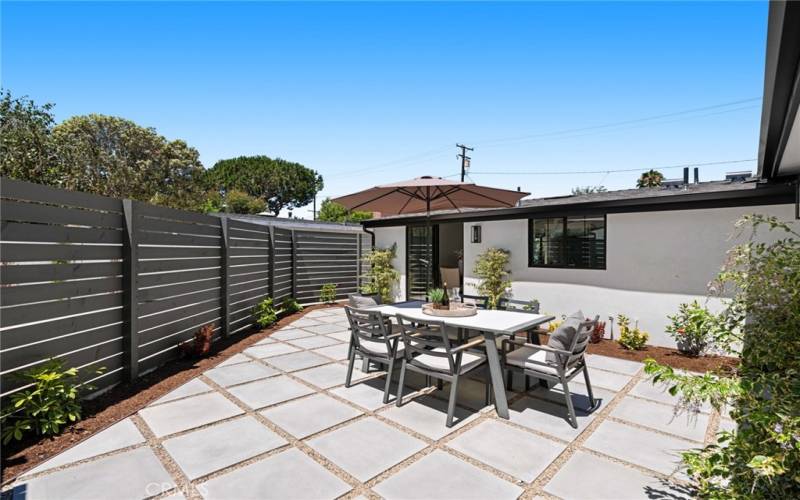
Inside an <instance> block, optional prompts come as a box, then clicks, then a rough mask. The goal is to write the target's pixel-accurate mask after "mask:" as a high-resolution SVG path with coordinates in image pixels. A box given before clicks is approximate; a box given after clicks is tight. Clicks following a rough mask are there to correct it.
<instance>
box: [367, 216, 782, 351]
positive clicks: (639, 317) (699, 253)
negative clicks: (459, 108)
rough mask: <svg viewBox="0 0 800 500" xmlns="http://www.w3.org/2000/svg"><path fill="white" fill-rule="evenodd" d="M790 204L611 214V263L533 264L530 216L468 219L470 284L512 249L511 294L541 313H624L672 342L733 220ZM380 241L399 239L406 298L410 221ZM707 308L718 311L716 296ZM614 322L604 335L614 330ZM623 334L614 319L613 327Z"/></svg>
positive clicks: (718, 261) (380, 231)
mask: <svg viewBox="0 0 800 500" xmlns="http://www.w3.org/2000/svg"><path fill="white" fill-rule="evenodd" d="M793 210H794V207H793V206H792V205H769V206H757V207H734V208H717V209H702V210H675V211H663V212H637V213H624V214H609V215H608V217H607V223H606V224H607V225H606V232H607V247H606V269H605V270H592V269H556V268H552V269H548V268H531V267H528V247H527V245H528V220H527V219H514V220H502V221H489V222H475V223H465V224H464V232H463V239H464V243H463V244H464V271H465V277H464V288H465V293H468V294H470V293H477V290H476V289H475V286H476V284H477V282H478V280H477V279H476V278H475V277H474V275H473V273H472V269H473V268H474V265H475V259H476V257H477V256H478V255H479V254H480V253H481V252H483V251H484V250H486V249H487V248H490V247H498V248H504V249H506V250H510V251H511V279H512V294H513V297H514V298H516V299H521V300H529V299H533V298H535V299H537V300H539V301H540V302H541V307H542V312H546V313H549V314H552V315H554V316H557V317H558V316H561V315H563V314H571V313H573V312H575V311H576V310H578V309H581V310H582V311H583V312H584V314H586V315H587V316H588V315H591V316H594V315H595V314H598V315H600V318H601V319H602V320H608V317H609V316H615V317H616V315H617V314H619V313H623V314H625V315H627V316H629V317H630V318H632V320H634V321H638V323H639V327H640V328H642V329H644V330H646V331H647V332H649V333H650V341H649V343H650V344H653V345H662V346H667V347H674V345H675V342H674V341H673V340H672V338H670V337H669V336H668V335H667V334H666V333H665V332H664V329H665V327H666V326H667V324H668V322H669V320H668V319H667V315H669V314H674V313H675V312H676V311H677V308H678V305H679V304H680V303H681V302H689V301H692V300H695V299H697V300H700V301H701V303H702V302H703V301H705V300H706V286H707V284H708V282H709V281H711V280H712V279H713V278H714V277H715V276H716V275H717V272H718V271H719V269H720V267H721V265H722V262H723V261H724V259H725V254H726V252H727V251H728V250H729V249H730V248H731V247H732V246H733V245H734V244H735V243H736V240H731V239H729V237H730V235H731V234H732V233H733V230H734V228H733V223H734V222H735V221H736V220H738V219H739V218H740V217H741V216H742V215H744V214H749V213H760V214H764V215H775V216H777V217H779V218H780V219H781V220H792V219H793V217H794V212H793ZM472 225H480V226H482V238H481V239H482V243H470V242H469V235H470V229H469V226H472ZM373 230H374V232H375V236H376V245H377V246H378V247H388V246H391V244H392V243H396V244H397V259H396V260H395V268H396V269H397V270H398V271H399V272H400V275H401V278H400V283H399V286H398V288H397V290H396V294H395V297H396V300H404V299H405V280H406V275H405V266H406V257H405V234H406V233H405V227H403V226H398V227H378V228H374V229H373ZM708 306H709V308H711V309H712V310H718V309H719V307H720V303H719V300H718V299H709V301H708ZM608 330H609V327H608V324H607V326H606V333H607V334H608ZM613 330H614V335H615V338H616V336H617V335H618V330H617V327H616V321H614V325H613Z"/></svg>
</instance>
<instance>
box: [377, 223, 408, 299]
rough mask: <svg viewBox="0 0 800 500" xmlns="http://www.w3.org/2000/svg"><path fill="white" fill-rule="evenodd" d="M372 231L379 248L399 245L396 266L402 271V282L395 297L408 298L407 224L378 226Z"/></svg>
mask: <svg viewBox="0 0 800 500" xmlns="http://www.w3.org/2000/svg"><path fill="white" fill-rule="evenodd" d="M372 231H373V232H374V233H375V246H376V247H377V248H389V247H391V246H392V245H393V244H394V245H397V257H395V259H394V268H395V269H397V272H399V273H400V282H399V283H398V284H397V286H396V287H395V290H394V298H395V301H396V302H400V301H402V300H406V228H405V226H398V227H376V228H374V229H373V230H372Z"/></svg>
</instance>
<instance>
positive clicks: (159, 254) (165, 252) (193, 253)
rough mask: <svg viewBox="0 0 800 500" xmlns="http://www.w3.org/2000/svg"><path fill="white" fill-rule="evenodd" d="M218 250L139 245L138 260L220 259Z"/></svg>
mask: <svg viewBox="0 0 800 500" xmlns="http://www.w3.org/2000/svg"><path fill="white" fill-rule="evenodd" d="M220 256H221V252H220V250H219V248H192V247H148V246H144V245H139V259H172V258H201V257H220Z"/></svg>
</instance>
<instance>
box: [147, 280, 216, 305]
mask: <svg viewBox="0 0 800 500" xmlns="http://www.w3.org/2000/svg"><path fill="white" fill-rule="evenodd" d="M221 283H222V279H221V278H220V277H219V276H215V277H213V278H208V279H204V280H202V281H191V282H188V283H177V284H174V285H166V286H159V287H155V288H139V303H142V302H147V301H151V300H158V299H164V298H168V297H174V296H176V295H181V294H184V293H191V292H197V291H201V290H206V289H210V288H220V286H222V285H221Z"/></svg>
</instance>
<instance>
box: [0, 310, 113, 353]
mask: <svg viewBox="0 0 800 500" xmlns="http://www.w3.org/2000/svg"><path fill="white" fill-rule="evenodd" d="M42 319H46V318H42ZM121 322H122V310H121V309H110V310H108V311H100V312H95V313H89V314H84V315H82V316H73V317H71V318H63V319H59V320H54V321H46V322H43V323H40V324H36V325H27V326H20V327H18V328H12V329H10V330H4V331H3V334H2V336H3V349H10V348H12V347H19V346H23V345H26V344H31V343H34V342H40V341H42V340H47V339H51V338H53V337H58V336H61V335H66V334H68V333H75V332H79V331H83V330H88V329H90V328H98V327H101V326H106V325H110V324H112V323H121Z"/></svg>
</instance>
